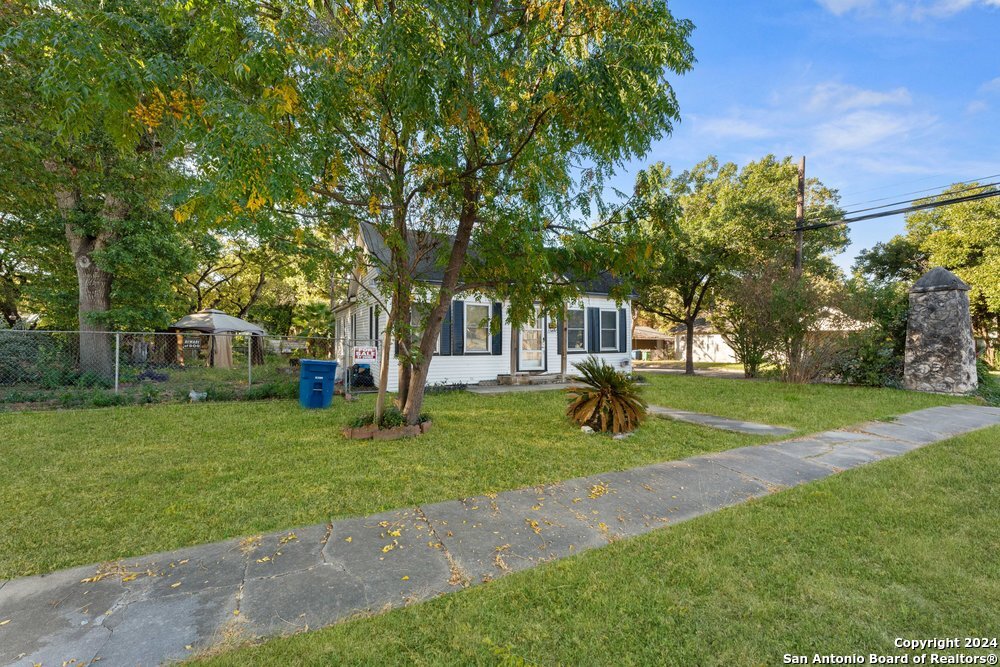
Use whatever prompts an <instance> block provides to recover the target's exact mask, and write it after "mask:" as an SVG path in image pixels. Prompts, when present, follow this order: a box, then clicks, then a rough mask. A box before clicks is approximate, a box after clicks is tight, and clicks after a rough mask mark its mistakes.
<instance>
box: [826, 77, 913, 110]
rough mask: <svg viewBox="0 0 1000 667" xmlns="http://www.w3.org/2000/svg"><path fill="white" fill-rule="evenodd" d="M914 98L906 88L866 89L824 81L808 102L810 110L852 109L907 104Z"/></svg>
mask: <svg viewBox="0 0 1000 667" xmlns="http://www.w3.org/2000/svg"><path fill="white" fill-rule="evenodd" d="M911 101H912V98H911V96H910V91H909V90H907V89H906V88H894V89H892V90H886V91H880V90H866V89H864V88H857V87H855V86H848V85H845V84H841V83H822V84H820V85H818V86H816V87H815V88H813V92H812V95H811V96H810V98H809V101H808V102H807V103H806V109H808V110H809V111H814V112H816V111H826V110H832V111H850V110H852V109H868V108H873V107H881V106H887V105H907V104H910V102H911Z"/></svg>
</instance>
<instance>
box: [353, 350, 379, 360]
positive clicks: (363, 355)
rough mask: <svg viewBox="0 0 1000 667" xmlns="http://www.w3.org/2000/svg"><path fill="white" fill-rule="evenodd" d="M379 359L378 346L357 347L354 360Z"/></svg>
mask: <svg viewBox="0 0 1000 667" xmlns="http://www.w3.org/2000/svg"><path fill="white" fill-rule="evenodd" d="M376 359H378V348H377V347H355V348H354V361H375V360H376Z"/></svg>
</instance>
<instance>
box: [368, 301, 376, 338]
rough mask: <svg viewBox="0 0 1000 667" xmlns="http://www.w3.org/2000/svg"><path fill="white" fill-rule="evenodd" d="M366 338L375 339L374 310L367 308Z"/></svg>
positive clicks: (370, 307)
mask: <svg viewBox="0 0 1000 667" xmlns="http://www.w3.org/2000/svg"><path fill="white" fill-rule="evenodd" d="M368 337H369V338H375V308H374V307H372V306H368Z"/></svg>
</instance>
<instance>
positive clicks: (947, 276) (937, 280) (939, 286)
mask: <svg viewBox="0 0 1000 667" xmlns="http://www.w3.org/2000/svg"><path fill="white" fill-rule="evenodd" d="M944 291H956V292H968V291H969V286H968V285H967V284H966V283H965V281H963V280H962V279H961V278H959V277H958V276H956V275H955V274H954V273H952V272H951V271H949V270H948V269H946V268H944V267H943V266H936V267H934V268H933V269H931V270H930V271H928V272H927V273H925V274H924V275H922V276H920V279H919V280H918V281H917V282H915V283H913V287H911V288H910V294H917V293H920V292H944Z"/></svg>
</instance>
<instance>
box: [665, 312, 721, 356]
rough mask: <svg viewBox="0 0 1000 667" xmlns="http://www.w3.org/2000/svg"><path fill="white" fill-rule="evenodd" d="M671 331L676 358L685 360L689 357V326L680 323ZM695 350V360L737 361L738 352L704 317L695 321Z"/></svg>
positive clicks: (693, 345) (693, 344)
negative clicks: (687, 333) (687, 334)
mask: <svg viewBox="0 0 1000 667" xmlns="http://www.w3.org/2000/svg"><path fill="white" fill-rule="evenodd" d="M671 332H672V333H673V334H674V351H675V352H676V358H677V359H680V360H681V361H683V360H684V359H687V336H686V332H687V327H685V326H684V325H683V324H679V325H677V326H676V327H674V328H673V329H672V330H671ZM692 349H693V350H694V355H693V356H694V360H695V361H696V362H699V361H709V362H714V363H718V364H734V363H736V353H735V352H733V348H731V347H729V343H727V342H726V341H725V340H724V339H723V338H722V334H720V333H719V332H718V331H716V330H715V327H713V326H712V325H711V324H709V323H708V320H706V319H705V318H703V317H699V318H698V319H697V320H695V323H694V339H693V343H692Z"/></svg>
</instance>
